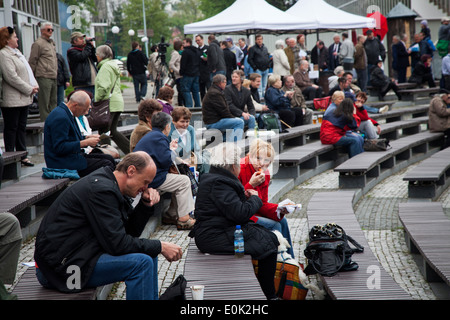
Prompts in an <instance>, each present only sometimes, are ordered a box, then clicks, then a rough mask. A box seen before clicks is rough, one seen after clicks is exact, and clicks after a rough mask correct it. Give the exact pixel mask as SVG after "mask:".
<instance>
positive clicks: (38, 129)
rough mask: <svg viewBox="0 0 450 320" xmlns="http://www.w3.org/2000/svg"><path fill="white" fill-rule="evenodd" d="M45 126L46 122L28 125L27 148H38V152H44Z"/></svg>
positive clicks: (26, 131) (26, 132)
mask: <svg viewBox="0 0 450 320" xmlns="http://www.w3.org/2000/svg"><path fill="white" fill-rule="evenodd" d="M44 125H45V122H33V123H28V124H27V127H26V129H25V139H26V144H27V147H37V148H38V149H39V150H38V151H37V152H43V151H44V147H43V145H44Z"/></svg>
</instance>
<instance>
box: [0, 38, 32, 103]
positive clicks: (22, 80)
mask: <svg viewBox="0 0 450 320" xmlns="http://www.w3.org/2000/svg"><path fill="white" fill-rule="evenodd" d="M0 68H1V69H2V74H3V82H2V96H3V102H2V104H1V106H2V107H24V106H28V105H30V104H31V103H32V102H33V98H32V95H31V93H32V91H33V87H32V86H31V84H30V80H29V79H30V78H29V76H28V71H27V67H26V66H25V65H24V63H23V62H22V60H20V58H19V57H18V56H17V55H16V54H15V53H14V52H13V51H11V49H10V48H8V47H4V48H3V49H2V50H0Z"/></svg>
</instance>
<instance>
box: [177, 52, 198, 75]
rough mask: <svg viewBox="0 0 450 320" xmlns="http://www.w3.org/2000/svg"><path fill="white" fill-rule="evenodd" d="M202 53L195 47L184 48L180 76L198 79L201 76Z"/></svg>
mask: <svg viewBox="0 0 450 320" xmlns="http://www.w3.org/2000/svg"><path fill="white" fill-rule="evenodd" d="M199 55H200V51H199V50H198V49H197V48H196V47H194V46H187V47H184V49H183V53H182V54H181V62H180V75H181V76H186V77H198V76H199V75H200V69H199V65H200V59H199Z"/></svg>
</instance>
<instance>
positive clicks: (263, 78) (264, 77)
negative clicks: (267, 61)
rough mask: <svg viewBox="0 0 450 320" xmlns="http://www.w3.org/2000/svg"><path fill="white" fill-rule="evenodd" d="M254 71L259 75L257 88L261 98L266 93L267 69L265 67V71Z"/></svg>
mask: <svg viewBox="0 0 450 320" xmlns="http://www.w3.org/2000/svg"><path fill="white" fill-rule="evenodd" d="M255 72H256V73H258V74H260V75H261V85H260V86H259V88H258V92H259V96H260V97H261V98H262V97H264V94H265V93H266V87H267V79H268V78H269V69H266V70H265V71H261V70H255Z"/></svg>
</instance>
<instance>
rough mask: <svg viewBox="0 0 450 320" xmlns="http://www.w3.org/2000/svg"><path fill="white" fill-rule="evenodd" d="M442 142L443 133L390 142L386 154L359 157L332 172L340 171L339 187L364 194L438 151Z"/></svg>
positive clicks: (361, 155)
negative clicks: (360, 190)
mask: <svg viewBox="0 0 450 320" xmlns="http://www.w3.org/2000/svg"><path fill="white" fill-rule="evenodd" d="M442 139H443V133H440V132H439V133H431V132H429V131H425V132H422V133H418V134H413V135H410V136H406V137H404V138H401V139H398V140H394V141H391V142H390V145H391V147H392V148H391V149H389V150H387V151H377V152H363V153H361V154H358V155H356V156H354V157H353V158H351V159H348V160H347V161H345V162H344V163H342V164H341V165H339V166H338V167H336V168H335V169H334V171H336V172H339V187H340V188H343V189H352V188H358V189H362V191H363V193H365V192H367V191H368V190H370V189H371V188H372V187H374V186H375V184H376V183H378V182H379V181H381V180H382V179H384V178H386V177H388V176H389V175H391V174H393V173H395V172H398V171H399V170H401V169H403V168H405V167H407V166H408V165H410V164H412V163H415V162H417V161H420V160H423V159H425V158H427V157H429V156H430V155H431V154H433V153H435V152H437V151H438V150H439V148H440V145H441V141H442Z"/></svg>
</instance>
